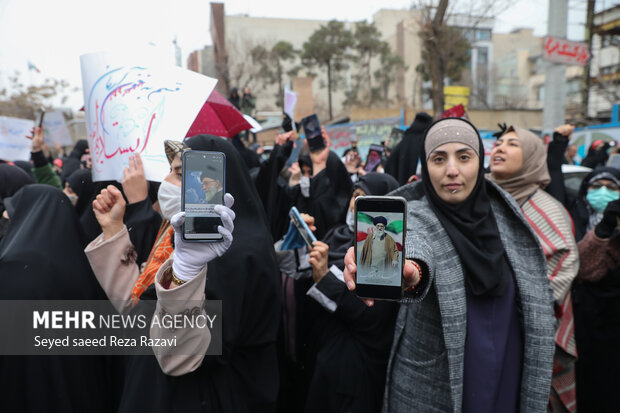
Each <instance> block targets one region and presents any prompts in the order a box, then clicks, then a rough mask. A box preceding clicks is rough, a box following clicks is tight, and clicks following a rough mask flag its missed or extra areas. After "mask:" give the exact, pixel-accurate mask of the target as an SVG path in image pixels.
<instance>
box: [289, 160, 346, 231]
mask: <svg viewBox="0 0 620 413" xmlns="http://www.w3.org/2000/svg"><path fill="white" fill-rule="evenodd" d="M294 188H295V189H294V191H292V196H293V199H294V201H293V203H294V205H295V206H296V207H297V209H298V210H299V212H304V213H307V214H310V215H312V216H313V217H314V224H315V225H316V231H315V232H314V233H315V235H316V237H317V238H318V239H321V238H323V236H324V235H325V234H326V233H327V231H329V230H330V229H331V228H332V227H334V226H335V225H338V224H340V223H342V222H343V221H344V218H345V216H346V214H347V207H348V205H349V200H350V199H351V193H352V192H353V184H352V182H351V178H350V177H349V173H348V172H347V168H346V167H345V166H344V164H343V163H342V161H341V160H340V158H339V157H338V155H336V154H335V153H334V152H331V151H330V152H329V155H328V157H327V162H326V166H325V169H323V170H322V171H321V172H319V173H318V174H316V175H315V176H313V177H312V178H310V197H309V198H305V197H304V196H303V195H302V194H301V191H300V190H299V185H297V186H295V187H294Z"/></svg>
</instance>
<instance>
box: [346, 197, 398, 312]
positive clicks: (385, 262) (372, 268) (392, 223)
mask: <svg viewBox="0 0 620 413" xmlns="http://www.w3.org/2000/svg"><path fill="white" fill-rule="evenodd" d="M406 211H407V201H406V200H405V198H402V197H395V196H360V197H357V198H356V199H355V233H356V237H355V243H354V246H355V262H356V265H357V274H356V276H355V277H356V281H355V282H356V284H357V287H356V288H355V291H356V293H357V295H358V296H359V297H362V298H374V299H378V300H400V299H401V298H402V296H403V276H402V274H403V266H404V263H405V234H406V233H407V227H406V219H405V216H406V215H405V214H406Z"/></svg>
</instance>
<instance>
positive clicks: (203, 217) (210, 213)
mask: <svg viewBox="0 0 620 413" xmlns="http://www.w3.org/2000/svg"><path fill="white" fill-rule="evenodd" d="M182 161H183V185H182V186H183V188H182V196H181V204H182V205H181V206H182V210H183V211H185V224H183V239H184V240H186V241H196V242H198V241H202V242H208V241H218V240H221V239H222V236H221V235H220V233H219V232H218V231H217V227H218V225H222V220H221V219H220V217H219V216H218V215H217V214H216V213H215V211H214V208H215V206H216V205H223V204H224V194H225V193H226V187H225V176H226V173H225V171H226V156H225V155H224V154H223V153H222V152H206V151H186V152H184V153H183V158H182Z"/></svg>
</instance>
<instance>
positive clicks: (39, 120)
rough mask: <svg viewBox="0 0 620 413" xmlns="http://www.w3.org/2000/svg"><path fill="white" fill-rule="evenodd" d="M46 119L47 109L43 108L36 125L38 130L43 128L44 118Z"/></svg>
mask: <svg viewBox="0 0 620 413" xmlns="http://www.w3.org/2000/svg"><path fill="white" fill-rule="evenodd" d="M44 117H45V109H44V108H41V109H40V110H39V114H38V115H37V120H36V125H37V127H38V128H40V127H41V126H43V118H44Z"/></svg>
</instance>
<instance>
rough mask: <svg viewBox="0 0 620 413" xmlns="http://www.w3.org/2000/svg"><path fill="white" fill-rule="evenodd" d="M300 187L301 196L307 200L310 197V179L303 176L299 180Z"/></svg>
mask: <svg viewBox="0 0 620 413" xmlns="http://www.w3.org/2000/svg"><path fill="white" fill-rule="evenodd" d="M299 187H300V188H301V194H302V195H303V196H305V197H306V198H309V197H310V178H308V177H307V176H302V177H301V178H299Z"/></svg>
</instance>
